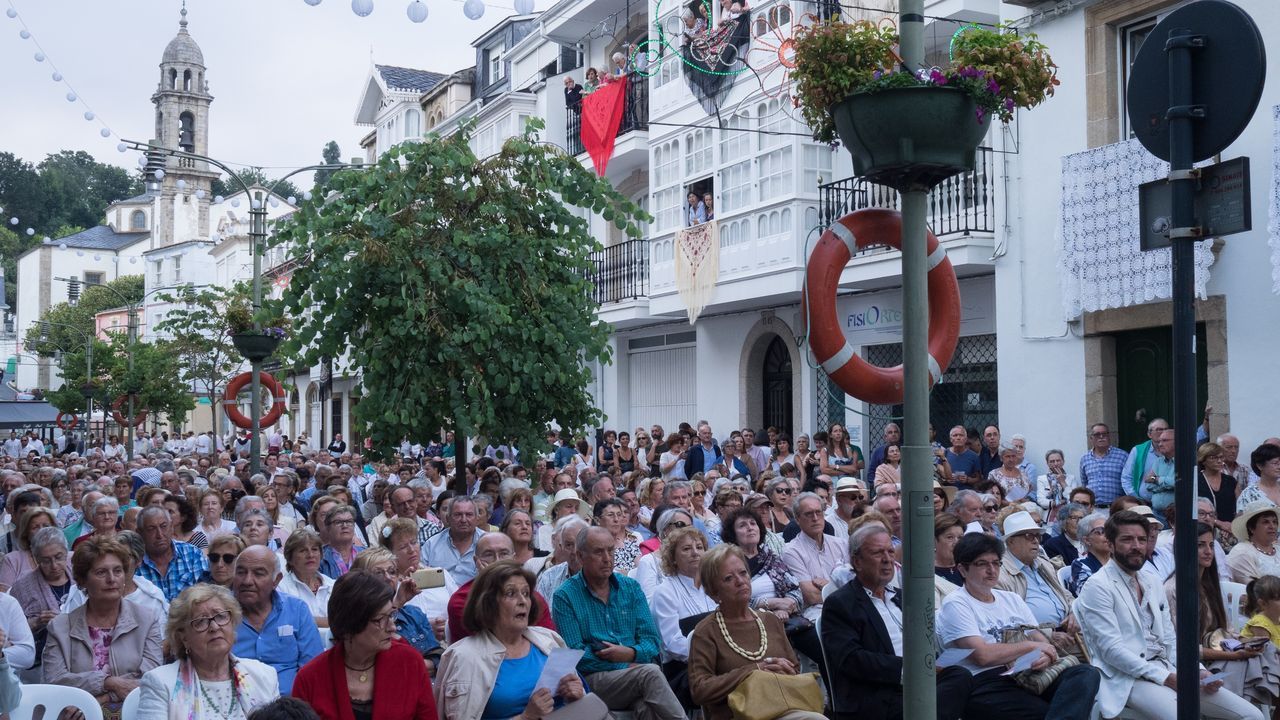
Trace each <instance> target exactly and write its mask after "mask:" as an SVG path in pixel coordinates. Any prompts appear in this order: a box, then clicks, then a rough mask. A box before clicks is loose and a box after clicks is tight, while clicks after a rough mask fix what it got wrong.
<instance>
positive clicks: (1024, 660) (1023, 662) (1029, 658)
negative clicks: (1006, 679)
mask: <svg viewBox="0 0 1280 720" xmlns="http://www.w3.org/2000/svg"><path fill="white" fill-rule="evenodd" d="M1041 654H1042V653H1041V651H1039V650H1032V651H1030V652H1028V653H1027V654H1026V655H1023V656H1022V657H1020V658H1018V659H1017V660H1014V661H1013V666H1012V667H1010V668H1009V669H1008V670H1006V671H1004V672H1003V673H1000V674H1001V675H1016V674H1018V673H1020V672H1022V671H1023V670H1030V669H1031V664H1032V663H1034V662H1035V661H1036V660H1039V659H1040V655H1041Z"/></svg>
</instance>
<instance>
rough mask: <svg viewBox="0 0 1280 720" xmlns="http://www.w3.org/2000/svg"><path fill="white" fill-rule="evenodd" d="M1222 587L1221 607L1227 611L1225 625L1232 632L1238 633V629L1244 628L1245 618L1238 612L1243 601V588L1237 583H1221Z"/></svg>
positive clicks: (1242, 585)
mask: <svg viewBox="0 0 1280 720" xmlns="http://www.w3.org/2000/svg"><path fill="white" fill-rule="evenodd" d="M1221 585H1222V605H1223V607H1225V608H1226V611H1227V625H1228V626H1229V629H1230V630H1231V631H1232V632H1240V628H1242V627H1244V623H1245V618H1244V617H1243V615H1242V614H1241V612H1240V603H1241V601H1243V600H1244V594H1245V593H1244V591H1245V586H1244V584H1242V583H1238V582H1226V581H1223V582H1222V583H1221Z"/></svg>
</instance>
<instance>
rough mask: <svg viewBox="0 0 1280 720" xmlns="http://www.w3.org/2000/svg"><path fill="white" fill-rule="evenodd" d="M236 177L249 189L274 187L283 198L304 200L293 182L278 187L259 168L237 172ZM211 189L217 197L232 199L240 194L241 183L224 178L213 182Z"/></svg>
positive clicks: (283, 183)
mask: <svg viewBox="0 0 1280 720" xmlns="http://www.w3.org/2000/svg"><path fill="white" fill-rule="evenodd" d="M236 176H237V177H239V178H240V179H241V180H243V181H244V184H245V185H248V186H249V187H253V186H254V185H261V186H262V187H265V188H271V187H272V186H275V193H276V195H279V196H280V197H282V198H286V199H287V198H290V197H293V198H298V199H299V201H301V199H302V193H301V192H299V190H298V187H297V186H296V185H294V184H293V183H292V182H291V181H289V180H285V181H283V182H281V183H280V184H279V185H276V181H275V180H268V179H267V176H266V174H265V173H263V172H262V170H260V169H259V168H245V169H243V170H240V171H239V172H237V173H236ZM211 188H212V190H213V194H214V196H215V197H216V196H218V195H221V196H223V197H230V196H232V195H235V194H236V193H238V192H240V183H237V182H236V181H234V180H223V179H222V178H215V179H214V181H213V184H212V185H211Z"/></svg>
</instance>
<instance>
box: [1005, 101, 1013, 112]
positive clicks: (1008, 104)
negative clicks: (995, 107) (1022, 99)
mask: <svg viewBox="0 0 1280 720" xmlns="http://www.w3.org/2000/svg"><path fill="white" fill-rule="evenodd" d="M1004 109H1005V110H1008V111H1010V112H1012V111H1013V98H1005V101H1004Z"/></svg>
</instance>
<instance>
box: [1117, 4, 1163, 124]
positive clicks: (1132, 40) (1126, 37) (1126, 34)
mask: <svg viewBox="0 0 1280 720" xmlns="http://www.w3.org/2000/svg"><path fill="white" fill-rule="evenodd" d="M1157 21H1158V18H1156V17H1154V16H1153V17H1149V18H1144V19H1143V20H1140V21H1138V22H1135V23H1130V24H1128V25H1125V26H1123V27H1121V28H1120V29H1119V31H1118V33H1117V35H1118V37H1119V40H1120V48H1119V50H1120V57H1119V60H1120V92H1119V93H1118V95H1119V97H1120V137H1122V138H1125V139H1128V138H1131V137H1133V128H1131V127H1129V108H1128V106H1127V105H1126V103H1125V97H1126V96H1127V95H1128V87H1129V72H1130V70H1131V69H1132V68H1133V61H1134V60H1136V59H1137V57H1138V51H1139V50H1140V49H1141V48H1142V43H1143V42H1144V41H1146V39H1147V37H1148V36H1149V35H1151V31H1152V30H1154V29H1155V27H1156V22H1157Z"/></svg>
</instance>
